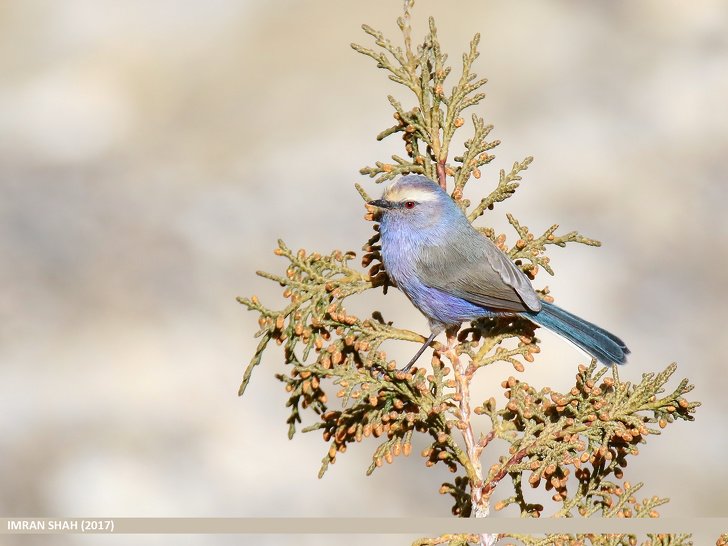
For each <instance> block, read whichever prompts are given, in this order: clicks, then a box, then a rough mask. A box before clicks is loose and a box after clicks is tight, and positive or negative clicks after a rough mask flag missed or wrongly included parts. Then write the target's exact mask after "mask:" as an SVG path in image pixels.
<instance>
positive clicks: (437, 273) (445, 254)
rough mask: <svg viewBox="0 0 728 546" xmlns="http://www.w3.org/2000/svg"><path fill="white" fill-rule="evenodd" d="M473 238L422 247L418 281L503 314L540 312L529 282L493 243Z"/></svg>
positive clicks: (477, 235)
mask: <svg viewBox="0 0 728 546" xmlns="http://www.w3.org/2000/svg"><path fill="white" fill-rule="evenodd" d="M471 234H472V236H470V237H462V238H459V239H457V240H450V241H442V244H438V245H437V246H434V245H433V246H430V245H428V246H425V247H423V249H422V252H421V253H420V254H419V256H418V257H417V263H416V266H415V267H416V268H417V273H418V277H419V279H420V280H421V281H422V282H424V284H426V285H427V286H430V287H432V288H437V289H439V290H443V291H444V292H447V293H449V294H453V295H455V296H457V297H459V298H462V299H464V300H467V301H469V302H471V303H474V304H476V305H483V306H486V307H490V308H495V309H502V310H505V311H527V310H531V311H539V310H540V309H541V302H540V300H539V299H538V296H536V292H535V291H534V290H533V287H532V286H531V283H530V281H529V280H528V278H527V277H526V275H525V274H524V273H523V272H522V271H521V270H520V269H518V267H516V265H515V264H514V263H513V262H512V261H511V260H510V258H508V256H506V255H505V254H504V253H503V252H501V251H500V250H499V249H498V247H497V246H495V244H494V243H493V242H492V241H491V240H490V239H488V238H487V237H485V236H484V235H482V234H480V233H479V232H477V231H475V230H474V229H473V230H472V232H471Z"/></svg>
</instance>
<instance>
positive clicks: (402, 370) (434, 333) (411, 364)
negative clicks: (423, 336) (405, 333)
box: [399, 332, 438, 373]
mask: <svg viewBox="0 0 728 546" xmlns="http://www.w3.org/2000/svg"><path fill="white" fill-rule="evenodd" d="M437 334H438V332H433V333H431V334H430V337H428V338H427V341H425V342H424V343H423V344H422V347H420V349H419V350H418V351H417V352H416V353H415V356H413V357H412V360H410V361H409V362H408V363H407V365H406V366H405V367H404V368H402V369H401V370H399V371H400V372H405V373H407V372H408V371H409V369H410V368H411V367H412V366H413V365H414V363H415V362H417V359H418V358H420V356H422V353H424V352H425V349H427V347H428V346H429V345H430V343H432V342H433V340H434V339H435V337H436V336H437Z"/></svg>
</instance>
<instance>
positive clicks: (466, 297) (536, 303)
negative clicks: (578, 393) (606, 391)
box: [368, 175, 629, 371]
mask: <svg viewBox="0 0 728 546" xmlns="http://www.w3.org/2000/svg"><path fill="white" fill-rule="evenodd" d="M368 204H369V205H372V206H375V207H377V208H378V209H380V222H381V225H380V234H381V241H382V252H381V254H382V261H383V263H384V267H385V269H386V271H387V274H388V275H389V277H390V278H391V279H392V280H393V281H394V282H395V283H396V285H397V287H398V288H399V289H400V290H401V291H402V292H404V294H405V295H406V296H407V297H408V298H409V299H410V301H411V302H412V303H413V304H414V306H415V307H417V309H419V310H420V311H421V312H422V313H423V314H424V315H425V316H426V317H427V319H428V321H429V325H430V331H431V335H430V337H429V338H428V339H427V341H426V342H425V343H424V345H422V347H420V349H419V350H418V351H417V354H415V356H414V357H413V358H412V360H410V362H409V363H408V364H407V365H406V366H405V367H404V368H402V370H403V371H407V370H409V369H410V368H411V367H412V365H413V364H414V363H415V362H416V361H417V359H418V358H419V357H420V355H422V353H423V352H424V351H425V349H426V348H427V347H428V346H429V344H430V343H432V341H433V340H434V339H435V336H437V335H438V334H439V333H441V332H442V331H443V330H445V329H446V328H449V327H452V326H459V325H460V324H462V323H463V322H466V321H472V320H476V319H479V318H484V317H498V316H514V315H515V316H520V317H524V318H526V319H528V320H530V321H531V322H534V323H535V324H537V325H539V326H543V327H545V328H548V329H549V330H551V331H553V332H555V333H557V334H558V335H560V336H562V337H564V338H565V339H567V340H568V341H570V342H572V343H573V344H575V345H576V346H577V347H580V348H581V349H583V350H584V351H586V352H587V353H588V354H589V355H591V356H592V357H594V358H596V359H597V360H598V361H600V362H602V363H604V364H607V365H609V364H613V363H617V364H623V363H624V362H625V361H626V355H627V354H629V349H627V346H626V345H625V344H624V342H623V341H622V340H621V339H619V338H618V337H617V336H615V335H613V334H611V333H609V332H607V331H606V330H604V329H603V328H600V327H599V326H596V325H595V324H592V323H591V322H587V321H586V320H584V319H582V318H579V317H577V316H576V315H573V314H571V313H569V312H568V311H564V310H563V309H561V308H560V307H557V306H556V305H553V304H551V303H548V302H545V301H542V300H540V299H539V298H538V296H537V295H536V292H535V291H534V289H533V287H532V286H531V282H530V281H529V280H528V278H527V277H526V275H525V274H524V273H523V272H522V271H521V270H520V269H519V268H518V267H517V266H516V265H515V264H514V263H513V262H512V261H511V260H510V258H508V256H506V255H505V254H504V253H503V252H501V250H500V249H499V248H498V247H497V246H496V245H495V244H494V243H493V242H492V241H491V240H490V239H488V238H487V237H486V236H485V235H483V234H481V233H480V232H478V231H477V230H476V229H475V228H474V227H473V226H472V225H471V224H470V222H469V221H468V219H467V218H466V216H465V215H464V214H463V212H462V211H461V210H460V208H459V207H458V206H457V204H456V203H455V202H454V201H453V200H452V198H451V197H450V196H449V195H448V194H447V193H446V192H445V191H444V190H443V189H442V188H441V187H440V186H439V185H438V184H436V183H435V182H433V181H432V180H430V179H429V178H427V177H425V176H422V175H406V176H403V177H401V178H400V179H398V180H397V181H396V182H395V183H394V184H392V185H391V186H390V187H388V188H387V189H386V190H385V191H384V195H383V196H382V198H381V199H377V200H375V201H370V202H369V203H368Z"/></svg>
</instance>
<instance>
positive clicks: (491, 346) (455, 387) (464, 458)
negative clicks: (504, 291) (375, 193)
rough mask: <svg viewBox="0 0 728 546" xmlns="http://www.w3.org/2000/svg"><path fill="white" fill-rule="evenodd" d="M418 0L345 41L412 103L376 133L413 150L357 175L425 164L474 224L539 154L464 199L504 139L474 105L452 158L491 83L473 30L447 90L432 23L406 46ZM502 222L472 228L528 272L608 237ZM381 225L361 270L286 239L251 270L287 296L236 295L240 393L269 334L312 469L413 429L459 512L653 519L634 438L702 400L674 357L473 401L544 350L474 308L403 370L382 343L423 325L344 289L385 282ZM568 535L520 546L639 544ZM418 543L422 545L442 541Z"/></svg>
mask: <svg viewBox="0 0 728 546" xmlns="http://www.w3.org/2000/svg"><path fill="white" fill-rule="evenodd" d="M411 4H412V3H411V2H407V3H406V4H405V6H406V7H405V13H404V16H403V17H401V18H400V19H399V20H398V24H399V28H400V30H401V32H402V37H403V42H404V44H403V47H402V46H398V45H395V44H394V43H393V42H391V41H390V40H389V39H387V38H386V37H385V36H384V35H383V34H382V33H381V32H379V31H376V30H374V29H372V28H371V27H368V26H364V27H363V28H364V31H365V32H366V34H368V35H369V36H371V37H372V38H373V40H374V44H375V48H373V49H370V48H367V47H363V46H360V45H356V44H352V47H353V48H354V49H355V50H356V51H358V52H360V53H362V54H364V55H366V56H368V57H371V58H372V59H374V60H375V61H376V64H377V66H378V67H379V68H381V69H383V70H385V71H386V72H387V73H388V75H389V78H390V79H391V80H392V81H394V82H396V83H398V84H401V85H402V86H404V87H405V88H406V90H407V91H408V95H407V96H408V98H409V100H410V101H411V102H409V105H408V106H404V102H400V100H398V99H396V98H395V97H393V96H389V97H388V99H389V102H390V104H391V105H392V107H393V108H394V118H395V120H396V123H395V124H394V125H393V126H391V127H389V128H387V129H385V130H384V131H382V132H381V133H380V134H379V135H378V136H377V138H378V139H380V140H381V139H384V138H388V137H391V136H393V135H399V136H400V137H401V138H402V140H403V142H404V155H403V156H397V155H395V156H392V160H391V161H388V162H383V161H377V162H375V163H374V166H373V167H364V168H363V169H361V173H362V174H364V175H368V176H370V177H372V178H375V181H376V182H384V181H388V180H392V179H394V178H395V177H397V176H399V175H403V174H407V173H423V174H425V175H427V176H429V177H431V178H432V179H434V180H436V181H438V183H439V184H440V185H441V186H442V187H443V188H445V189H446V190H447V191H448V192H449V193H450V195H451V196H452V198H453V199H454V200H455V201H456V202H457V203H458V204H459V206H460V207H462V209H463V211H464V212H465V213H466V214H467V215H468V217H469V218H470V220H471V221H476V220H478V219H479V218H480V217H481V216H482V215H483V214H484V213H485V211H487V210H492V209H493V208H494V206H495V205H496V204H498V203H501V202H503V201H505V200H506V199H508V198H509V197H511V196H512V195H513V194H514V192H515V191H516V190H517V189H518V187H519V185H520V183H521V176H522V174H523V173H524V171H526V170H527V169H528V166H529V164H530V163H531V161H532V159H531V158H530V157H527V158H525V159H524V160H522V161H520V162H515V163H514V164H513V167H512V168H511V170H510V171H509V172H506V171H504V170H501V171H500V172H499V173H498V174H497V176H496V177H494V178H495V179H494V180H493V181H492V183H491V189H490V191H488V192H486V194H485V196H484V197H480V198H476V199H474V201H473V202H472V203H471V201H470V200H469V199H466V198H465V196H464V193H465V189H466V185H467V184H468V182H469V181H470V180H471V179H472V178H475V179H480V178H481V177H482V176H483V174H482V173H481V168H482V167H484V166H486V165H488V164H489V163H490V162H491V161H492V160H493V158H494V156H493V155H492V153H491V152H492V150H493V149H494V148H495V147H497V146H498V144H499V141H497V140H489V139H488V135H489V133H490V132H491V129H492V127H491V126H490V125H486V123H485V122H484V120H483V118H481V117H480V116H478V115H477V114H473V115H472V116H471V118H470V119H471V123H472V133H471V134H472V136H470V138H467V139H465V148H464V150H462V151H460V152H459V155H451V154H452V150H451V146H452V142H453V135H455V133H456V132H457V131H458V130H461V129H463V128H464V127H465V126H466V124H465V121H464V117H463V116H464V111H465V110H466V109H468V108H472V107H474V106H477V105H479V104H480V102H481V101H482V100H483V98H484V96H485V95H484V94H483V93H482V91H481V89H482V87H483V85H484V84H485V83H486V80H485V79H482V78H478V77H477V76H476V75H475V74H474V73H473V63H474V61H475V59H476V58H477V57H478V51H477V47H478V41H479V36H477V35H476V36H475V37H474V38H473V40H472V41H471V42H470V47H469V49H468V51H467V52H466V53H465V54H464V55H463V57H462V67H461V69H460V76H459V77H458V78H457V80H456V81H454V83H453V84H452V85H451V86H450V87H449V88H448V77H449V76H450V75H451V73H452V67H451V66H449V65H448V63H447V56H446V55H445V54H444V53H443V52H442V51H441V48H440V44H439V41H438V38H437V29H436V26H435V22H434V20H433V19H430V21H429V31H428V33H427V35H426V36H425V37H424V40H423V41H422V43H421V45H419V46H417V47H416V48H415V47H413V45H412V44H413V39H412V36H411V29H410V23H409V11H410V9H411V7H412V6H411ZM483 187H484V186H483V184H482V183H481V184H480V185H478V186H477V188H476V190H477V191H478V192H482V188H483ZM356 188H357V191H358V192H359V193H360V195H361V196H362V198H363V199H364V200H365V201H366V200H369V196H368V195H367V192H366V191H365V190H364V189H363V188H362V187H361V186H359V185H358V184H357V185H356ZM469 189H470V186H468V190H469ZM374 214H375V211H374V210H368V213H367V216H366V218H367V219H369V220H373V221H375V222H376V220H377V219H376V217H375V216H374ZM507 218H508V221H509V222H510V224H511V226H512V227H513V229H514V231H515V242H514V243H513V244H512V245H511V246H508V245H507V244H506V236H505V234H496V233H495V232H494V231H493V230H492V229H490V228H487V227H479V228H478V229H480V230H481V231H482V232H483V233H485V234H486V235H487V236H488V237H490V238H491V239H492V240H493V241H494V242H495V243H496V244H497V245H498V246H499V248H501V249H502V250H503V251H504V252H506V253H507V254H508V256H510V258H511V259H513V260H514V262H515V263H516V264H517V265H518V266H520V267H521V268H522V270H523V271H524V272H525V273H526V274H527V275H528V276H529V277H530V278H531V279H535V278H536V276H537V274H538V272H539V270H540V269H543V270H545V271H546V272H547V273H549V274H550V275H553V274H554V271H553V269H552V267H551V265H550V263H549V258H548V257H547V256H546V252H547V250H548V249H549V248H550V247H551V246H552V245H555V246H559V247H564V246H565V245H566V244H567V243H582V244H586V245H591V246H599V242H597V241H595V240H593V239H589V238H587V237H584V236H582V235H580V234H578V233H576V232H570V233H566V234H563V235H559V234H557V229H558V225H553V226H551V227H549V228H548V229H546V230H545V231H544V232H543V234H542V235H538V236H537V235H534V234H533V233H532V232H531V231H530V230H529V229H528V228H527V227H526V226H524V225H523V224H521V222H519V221H518V220H517V219H516V218H514V217H513V216H512V215H510V214H508V215H507ZM373 227H374V233H373V235H372V237H371V238H370V239H369V240H368V241H367V242H366V244H365V245H364V247H363V250H364V255H363V258H362V262H361V263H362V267H364V268H365V269H361V268H360V267H358V266H357V265H356V264H354V263H353V260H354V257H355V254H354V253H353V252H341V251H338V250H337V251H334V252H332V253H330V254H321V253H318V252H307V251H306V250H303V249H302V250H298V251H294V250H291V249H290V248H288V247H287V246H286V244H285V243H284V242H283V241H278V248H276V250H275V253H276V254H277V255H279V256H281V257H282V258H283V259H284V260H285V273H283V274H281V275H274V274H270V273H265V272H258V274H259V275H260V276H261V277H264V278H266V279H270V280H271V281H273V282H276V283H278V284H279V285H280V286H281V287H282V288H283V296H284V297H285V298H286V299H287V300H288V302H287V304H286V305H285V306H284V307H282V308H279V307H270V306H267V305H264V304H263V303H261V302H260V301H259V299H258V298H257V297H255V296H253V297H251V298H239V301H240V303H242V304H243V305H244V306H246V307H247V308H248V309H249V310H252V311H255V312H256V313H257V314H258V315H259V325H260V330H259V331H258V333H257V334H256V336H257V337H259V338H260V343H259V345H258V348H257V350H256V352H255V354H254V356H253V358H252V360H251V362H250V364H249V365H248V367H247V369H246V370H245V374H244V376H243V382H242V384H241V386H240V391H239V392H240V394H241V395H242V394H243V393H244V391H245V389H246V387H247V385H248V383H249V381H250V377H251V372H252V371H253V369H254V368H255V367H256V366H258V365H259V364H260V363H261V361H262V358H263V355H264V354H267V353H268V352H269V351H268V348H269V346H270V344H271V342H274V343H275V344H278V345H281V346H282V347H283V359H284V361H285V363H286V364H287V365H288V368H289V371H288V373H286V374H280V375H279V376H278V378H279V379H280V381H281V382H282V383H283V384H284V385H285V389H286V391H287V392H288V393H289V396H290V397H289V400H288V403H287V405H288V407H289V408H290V415H289V417H288V426H289V436H290V437H293V435H294V434H295V432H296V430H298V428H299V425H300V424H301V423H302V422H303V415H304V414H307V415H308V416H309V419H311V418H312V420H313V422H312V423H311V424H309V425H308V426H306V427H305V428H303V431H304V432H312V431H318V432H319V433H320V434H321V435H322V438H323V440H324V441H325V442H326V443H327V445H328V447H327V449H326V450H325V455H324V457H323V460H322V464H321V468H320V471H319V476H323V474H324V473H325V472H326V471H327V470H328V468H329V466H330V465H331V464H333V463H334V462H335V461H336V459H337V457H338V456H340V454H343V453H344V452H345V451H346V450H347V449H348V448H349V446H350V445H352V444H355V443H359V442H363V441H364V440H365V439H366V438H369V437H373V438H374V439H375V440H374V443H375V444H376V447H375V448H374V452H373V455H372V462H371V464H370V466H369V468H368V470H367V474H369V473H371V472H373V471H374V470H375V469H376V468H377V467H379V466H381V465H383V464H384V463H385V462H386V463H391V462H392V461H393V460H394V458H395V457H397V456H400V455H409V454H410V452H411V450H412V438H413V436H414V434H416V433H419V434H422V435H424V436H426V437H428V438H429V446H428V447H427V448H426V449H425V450H424V451H423V452H422V456H423V457H424V458H425V463H426V465H427V466H433V465H436V464H443V465H445V466H446V467H447V468H448V469H449V470H450V471H452V472H453V473H454V474H455V476H454V478H453V480H452V481H451V482H449V483H445V484H443V485H442V486H441V488H440V493H441V494H444V495H450V496H451V497H452V501H453V506H452V512H453V513H454V514H456V515H458V516H470V515H475V516H485V515H487V514H488V512H489V510H490V509H491V500H493V503H492V506H493V508H495V509H496V510H512V511H513V510H514V511H515V513H516V514H519V515H521V516H522V517H540V516H542V515H550V516H557V517H574V516H579V515H581V516H592V515H594V516H603V517H656V516H657V515H658V514H657V512H656V508H657V507H658V506H660V505H661V504H664V503H665V502H667V500H666V499H662V498H657V497H652V498H646V499H642V500H640V499H638V497H637V493H638V492H639V491H640V489H641V487H642V484H641V483H635V484H630V483H629V482H626V481H622V480H623V477H624V467H626V465H627V461H628V458H629V457H631V456H634V455H637V454H638V446H639V445H640V444H644V443H645V442H646V441H647V438H648V437H650V436H652V435H656V434H659V433H660V431H661V429H663V428H664V427H665V426H667V425H668V424H670V423H673V422H674V421H675V420H678V419H681V420H692V419H693V416H692V414H693V413H694V411H695V409H696V407H697V406H698V405H699V403H698V402H693V401H688V400H687V399H686V398H685V395H686V394H687V393H688V392H689V391H690V390H691V389H692V386H691V385H689V384H688V382H687V380H682V381H680V382H679V384H678V386H677V387H676V388H674V389H672V390H669V391H666V386H667V383H668V381H669V380H670V378H671V377H672V375H673V374H674V372H675V369H676V366H675V365H674V364H672V365H670V366H668V367H667V368H666V369H665V370H664V371H662V372H660V373H646V374H644V375H643V377H642V380H641V381H640V382H639V383H638V384H632V383H629V382H623V381H620V379H619V376H618V374H617V369H616V367H614V368H611V369H610V368H606V367H597V365H596V363H594V362H592V363H591V364H590V365H588V366H579V369H578V371H577V373H576V378H575V382H574V386H573V387H572V388H571V389H570V390H569V391H568V392H565V393H560V392H556V391H555V390H553V389H550V388H548V387H543V388H536V387H533V386H531V385H529V384H527V383H526V382H524V381H521V380H518V379H516V378H514V377H508V378H507V379H506V380H504V381H503V383H502V389H503V391H502V395H503V396H504V397H505V402H504V403H502V404H499V403H498V402H497V401H496V399H495V398H490V399H489V400H486V401H485V402H483V403H477V402H475V401H473V400H471V397H470V390H469V386H470V382H471V381H472V380H473V379H474V377H475V375H476V374H477V372H478V370H480V369H481V368H483V367H485V366H502V365H503V364H504V363H508V364H510V365H511V366H512V367H513V368H514V369H515V370H516V371H518V372H522V371H524V367H525V365H526V364H528V363H530V362H533V361H534V358H535V355H536V354H537V353H538V352H539V340H538V338H537V337H536V334H535V328H536V327H535V326H534V325H533V324H532V323H531V322H529V321H528V320H525V319H521V318H518V317H506V318H497V319H482V320H477V321H474V322H472V323H471V324H469V325H467V326H465V327H463V328H461V329H460V331H459V332H450V333H449V334H450V338H449V341H450V343H448V345H447V346H445V345H442V344H435V350H434V354H433V356H432V362H431V366H430V367H429V371H428V367H421V368H413V369H412V370H411V371H410V372H409V373H403V372H401V371H398V370H397V367H398V366H397V363H395V362H394V361H390V360H388V359H387V355H386V353H385V352H384V351H382V350H381V345H382V343H383V342H385V341H388V340H399V341H405V342H412V343H413V344H415V345H418V344H421V343H422V342H423V341H424V340H425V339H426V337H427V336H426V335H423V334H421V333H417V332H413V331H409V330H406V329H402V328H398V327H396V326H395V325H393V324H392V323H391V322H389V321H387V320H386V319H385V318H384V317H383V316H382V314H381V313H380V312H378V311H376V310H372V313H371V316H370V317H369V318H362V317H357V316H354V315H351V314H350V313H348V312H347V310H346V307H345V305H346V303H347V299H348V298H352V297H360V296H361V295H362V294H364V293H366V292H368V291H370V290H383V291H384V292H385V293H386V292H387V288H388V287H389V279H388V277H387V274H386V272H385V271H384V266H383V264H382V261H381V255H380V248H381V247H380V246H379V244H378V243H379V233H378V225H377V224H376V223H375V224H374V226H373ZM538 292H539V294H540V297H542V298H543V299H545V300H547V301H553V298H552V297H551V296H550V295H549V291H548V288H547V287H544V288H542V289H540V290H539V291H538ZM413 347H414V345H413ZM504 375H505V370H504ZM332 393H333V397H332ZM477 416H482V418H487V420H486V423H488V422H489V425H490V426H489V428H488V430H489V432H488V433H487V434H480V435H479V436H478V437H477V438H476V437H475V433H474V420H475V419H476V418H477ZM486 448H487V449H489V450H490V449H496V450H499V451H497V453H498V452H500V453H502V455H501V456H500V458H499V459H498V463H496V464H494V465H493V466H492V467H491V468H490V469H487V470H484V469H483V468H482V466H481V456H482V453H483V451H484V450H485V449H486ZM505 478H508V480H509V481H510V482H511V484H512V486H513V490H514V491H515V493H514V494H513V495H512V496H510V497H508V498H501V499H500V500H498V501H497V502H496V501H495V499H494V498H493V495H494V493H495V491H496V489H497V487H498V485H499V484H500V483H501V482H502V481H503V480H504V479H505ZM539 488H543V489H544V490H546V491H548V492H549V494H550V495H551V499H552V501H553V503H554V504H553V505H552V506H549V507H548V508H547V507H545V506H543V505H541V504H538V503H536V502H533V501H532V500H529V498H528V497H529V494H528V493H529V490H531V489H539ZM563 537H566V535H564V536H563ZM563 537H562V536H559V537H553V536H552V537H551V538H548V537H547V539H548V540H552V542H538V541H536V542H534V541H533V540H536V539H533V540H532V539H530V538H523V537H514V538H517V539H518V540H520V541H521V543H522V544H546V543H548V544H552V543H558V542H553V540H556V539H558V540H562V539H563V540H562V541H563V543H564V544H632V543H633V542H630V540H632V538H634V537H626V538H620V537H617V538H608V539H602V538H599V537H581V538H580V537H570V538H568V537H567V538H563ZM440 538H442V537H440ZM451 539H452V540H451ZM491 539H493V537H491V538H490V539H488V540H491ZM424 540H425V542H420V544H430V543H431V544H440V543H448V542H447V541H446V542H426V540H430V539H424ZM432 540H440V539H432ZM447 540H451V541H450V542H449V543H450V544H465V543H467V542H468V541H470V539H468V538H467V537H460V538H457V537H456V536H450V538H448V539H447ZM458 540H460V542H458ZM479 540H480V539H479ZM488 540H485V539H482V540H481V542H482V543H488ZM539 540H541V539H539ZM544 540H546V539H544ZM625 540H626V542H625ZM635 540H636V539H635ZM660 540H662V539H660ZM666 540H667V539H666ZM669 540H674V541H673V542H659V544H684V543H685V542H680V541H681V540H684V539H681V538H679V537H677V538H676V537H673V538H670V539H669ZM650 544H658V542H650Z"/></svg>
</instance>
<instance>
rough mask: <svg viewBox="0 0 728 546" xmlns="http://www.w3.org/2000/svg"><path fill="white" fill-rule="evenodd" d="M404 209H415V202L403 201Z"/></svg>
mask: <svg viewBox="0 0 728 546" xmlns="http://www.w3.org/2000/svg"><path fill="white" fill-rule="evenodd" d="M404 208H406V209H413V208H415V202H414V201H405V202H404Z"/></svg>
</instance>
